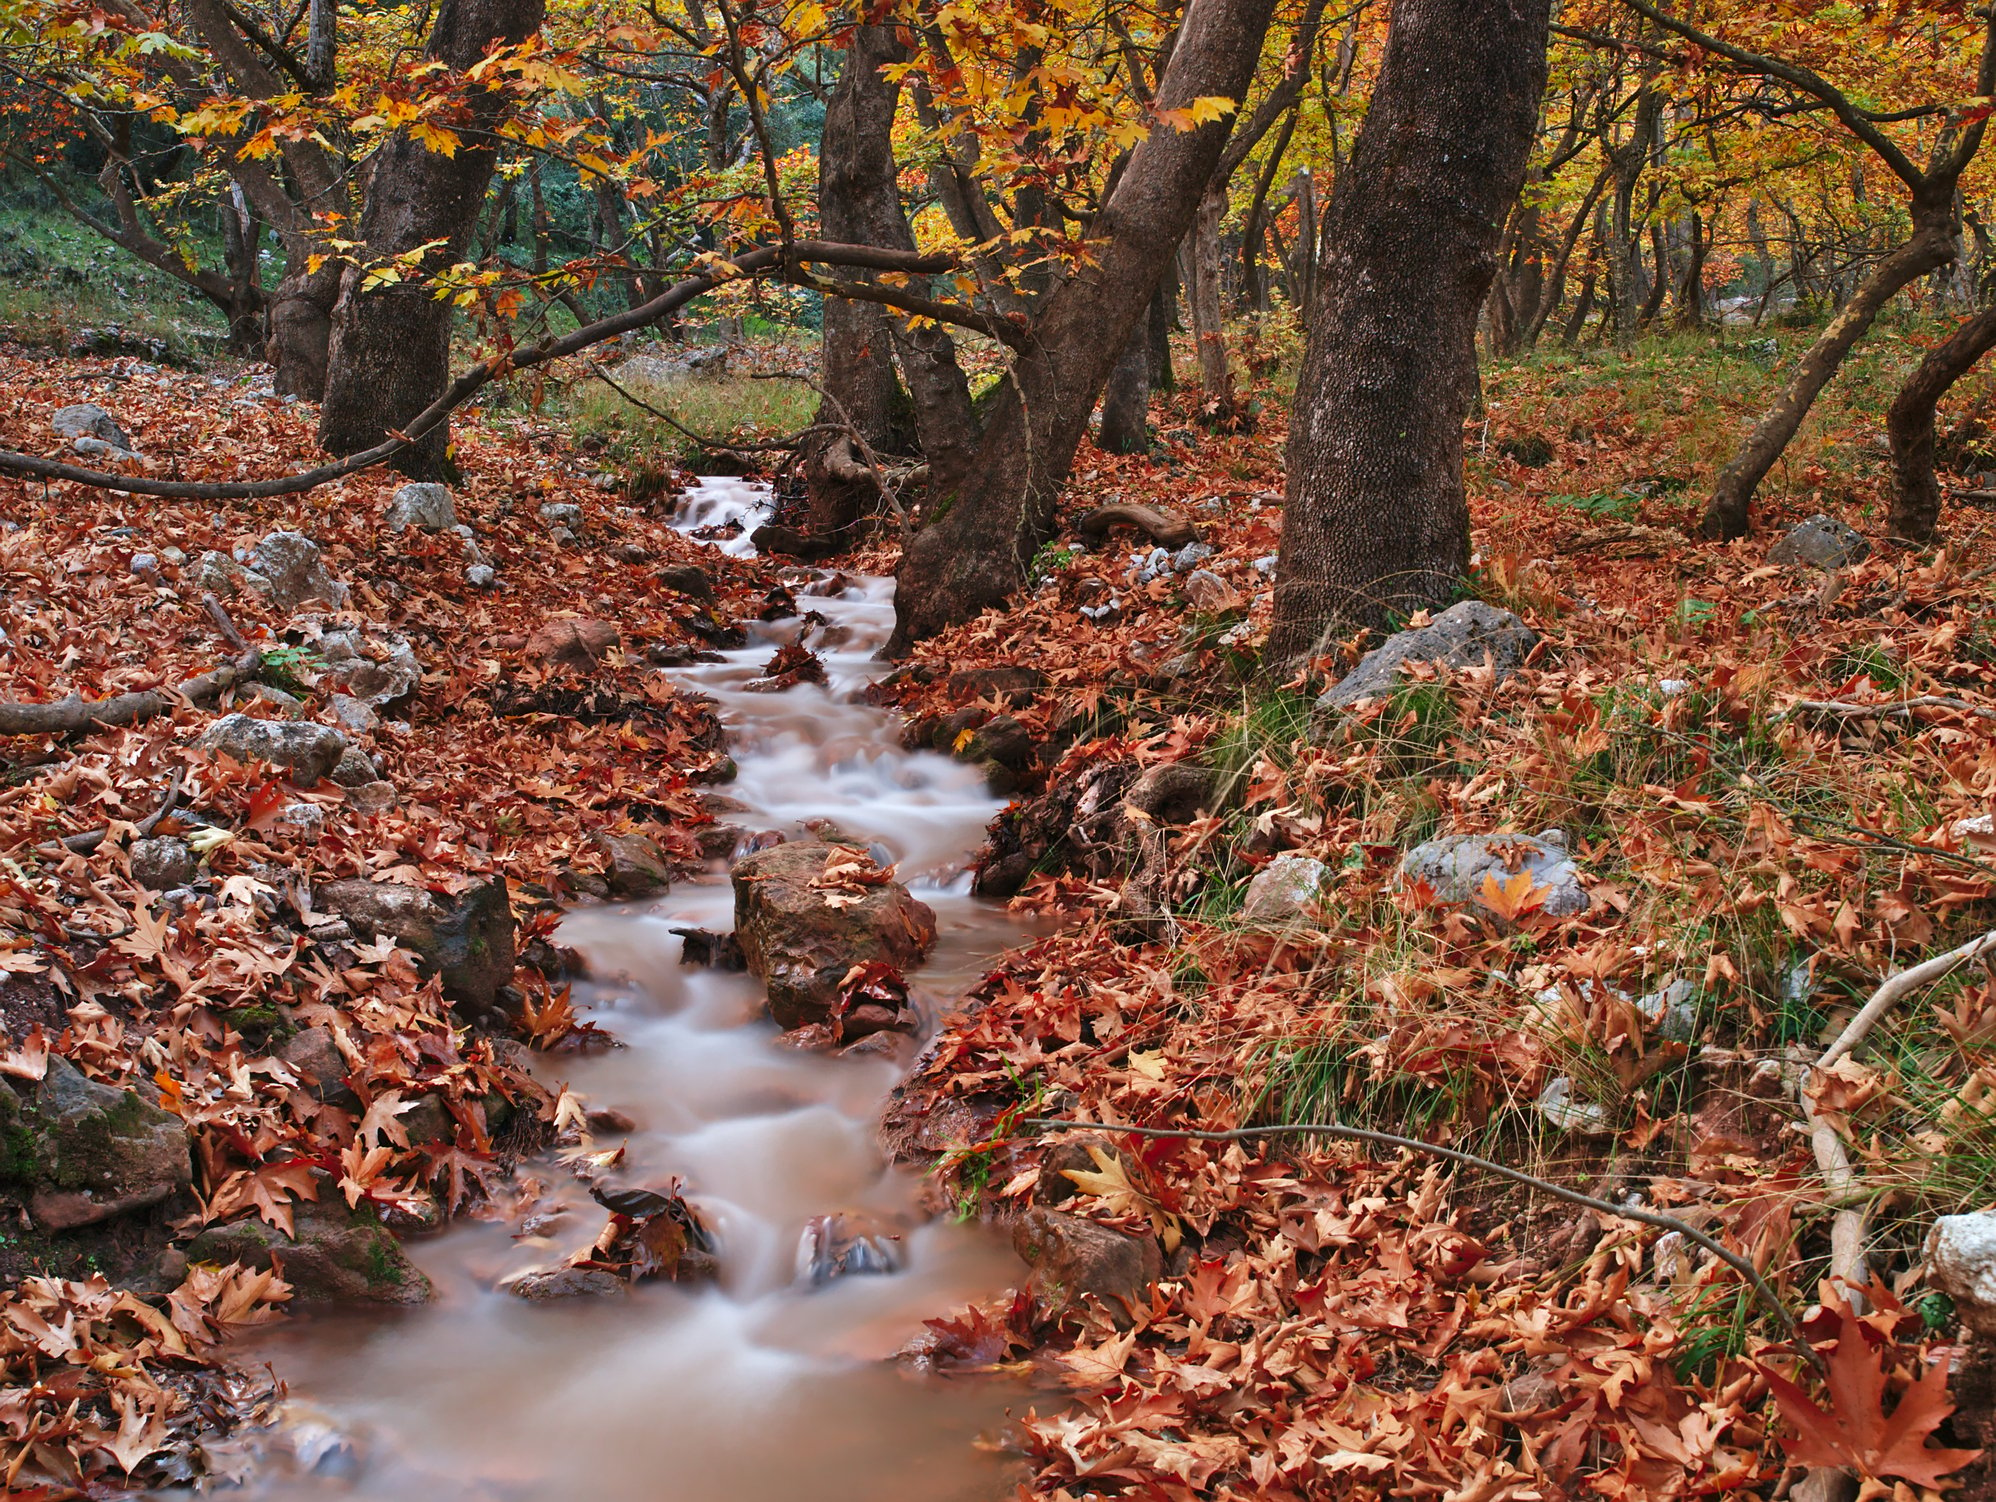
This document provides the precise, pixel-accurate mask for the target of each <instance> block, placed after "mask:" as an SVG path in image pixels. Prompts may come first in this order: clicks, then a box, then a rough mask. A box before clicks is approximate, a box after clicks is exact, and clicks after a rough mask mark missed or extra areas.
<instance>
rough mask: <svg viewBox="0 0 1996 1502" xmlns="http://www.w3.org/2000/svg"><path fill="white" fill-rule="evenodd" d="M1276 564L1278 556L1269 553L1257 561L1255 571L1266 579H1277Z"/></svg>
mask: <svg viewBox="0 0 1996 1502" xmlns="http://www.w3.org/2000/svg"><path fill="white" fill-rule="evenodd" d="M1275 564H1276V555H1275V554H1274V553H1269V554H1266V555H1264V556H1263V557H1260V558H1257V559H1255V561H1254V571H1255V572H1256V573H1257V574H1260V575H1261V576H1262V578H1264V579H1272V578H1274V577H1275Z"/></svg>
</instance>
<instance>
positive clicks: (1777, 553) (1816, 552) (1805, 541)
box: [1767, 511, 1871, 569]
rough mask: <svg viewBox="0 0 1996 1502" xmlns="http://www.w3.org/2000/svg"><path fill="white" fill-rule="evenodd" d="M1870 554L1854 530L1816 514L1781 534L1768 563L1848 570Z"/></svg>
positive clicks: (1821, 513) (1869, 549)
mask: <svg viewBox="0 0 1996 1502" xmlns="http://www.w3.org/2000/svg"><path fill="white" fill-rule="evenodd" d="M1870 553H1871V544H1870V543H1868V542H1866V541H1865V540H1864V537H1863V535H1862V534H1861V533H1859V532H1858V531H1857V530H1856V529H1855V528H1854V527H1851V526H1849V525H1848V524H1846V523H1844V522H1841V521H1839V520H1837V518H1836V517H1834V516H1830V515H1828V514H1827V513H1825V512H1821V511H1819V512H1817V513H1816V514H1815V515H1814V516H1812V517H1810V518H1809V519H1808V520H1807V521H1805V522H1798V523H1796V524H1795V525H1794V526H1793V527H1790V528H1789V529H1788V531H1786V532H1785V533H1783V534H1782V535H1781V537H1780V539H1779V540H1778V541H1777V542H1776V543H1775V544H1774V546H1773V547H1771V548H1769V549H1768V550H1767V561H1768V562H1769V563H1788V564H1799V565H1801V566H1803V567H1806V568H1823V569H1829V568H1849V567H1850V566H1851V565H1852V564H1854V563H1861V562H1863V561H1864V559H1865V558H1866V557H1868V556H1869V555H1870Z"/></svg>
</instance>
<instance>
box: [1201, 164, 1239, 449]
mask: <svg viewBox="0 0 1996 1502" xmlns="http://www.w3.org/2000/svg"><path fill="white" fill-rule="evenodd" d="M1226 215H1227V198H1226V193H1225V192H1224V191H1222V192H1219V193H1214V192H1210V191H1209V192H1207V193H1206V194H1205V196H1204V197H1202V198H1201V199H1200V200H1199V213H1198V217H1197V218H1196V219H1194V221H1193V225H1192V257H1191V259H1192V338H1193V342H1194V343H1195V345H1196V346H1197V348H1198V351H1199V393H1200V396H1201V398H1202V400H1201V401H1200V403H1199V411H1200V414H1201V415H1202V416H1203V417H1204V418H1205V419H1206V421H1208V422H1209V423H1212V424H1213V425H1214V426H1215V427H1227V426H1230V425H1231V424H1232V423H1233V420H1234V375H1233V371H1232V370H1231V369H1229V368H1228V365H1227V331H1226V327H1225V322H1224V320H1225V316H1226V313H1225V307H1226V305H1225V301H1224V299H1223V298H1222V297H1221V279H1222V277H1223V276H1224V274H1225V272H1224V268H1223V265H1222V256H1221V246H1220V221H1221V220H1223V219H1224V218H1226Z"/></svg>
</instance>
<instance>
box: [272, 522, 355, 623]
mask: <svg viewBox="0 0 1996 1502" xmlns="http://www.w3.org/2000/svg"><path fill="white" fill-rule="evenodd" d="M250 568H251V570H252V571H253V572H254V573H256V574H257V575H258V576H259V577H260V578H261V579H262V580H263V582H262V583H261V584H259V585H257V588H258V589H260V590H261V591H262V592H263V593H264V594H266V595H268V596H269V598H270V603H271V604H272V605H274V606H275V607H277V608H278V609H279V610H296V609H297V608H298V607H299V606H301V605H303V604H306V603H307V602H308V601H312V600H318V601H321V602H322V603H324V604H327V605H331V606H332V607H334V608H335V609H338V608H339V607H340V606H342V605H344V604H346V602H347V587H346V586H345V585H344V584H342V583H340V582H339V581H338V580H337V579H335V578H334V577H333V576H332V575H331V574H329V573H327V572H326V564H325V560H324V559H323V558H322V557H321V556H320V554H319V545H318V544H317V543H316V542H314V541H312V539H311V538H309V537H307V536H306V535H305V534H304V533H302V532H273V533H271V534H270V535H269V536H268V537H266V538H264V540H263V541H262V542H260V543H258V544H257V545H256V550H255V552H254V553H252V554H251V555H250Z"/></svg>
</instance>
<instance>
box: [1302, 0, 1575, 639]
mask: <svg viewBox="0 0 1996 1502" xmlns="http://www.w3.org/2000/svg"><path fill="white" fill-rule="evenodd" d="M1548 6H1549V0H1395V3H1394V5H1393V10H1392V19H1391V22H1390V29H1389V31H1388V34H1387V42H1386V54H1385V57H1384V59H1383V60H1382V62H1381V65H1380V73H1379V81H1378V83H1377V84H1376V85H1375V87H1374V89H1373V95H1372V103H1371V105H1370V107H1369V108H1368V110H1367V112H1366V116H1365V124H1364V126H1363V127H1362V128H1361V129H1360V131H1359V135H1358V139H1357V141H1356V142H1355V144H1354V145H1353V148H1352V158H1351V161H1350V163H1349V164H1348V165H1347V166H1346V167H1345V169H1344V170H1343V171H1342V172H1340V173H1339V175H1338V181H1337V185H1336V187H1335V188H1334V189H1333V191H1332V195H1331V207H1330V213H1329V224H1328V226H1327V229H1326V233H1325V237H1324V239H1325V264H1324V268H1323V273H1322V284H1321V286H1320V288H1319V291H1318V295H1317V307H1316V309H1315V310H1314V312H1313V314H1312V316H1311V320H1310V331H1309V335H1308V339H1307V341H1306V345H1305V349H1304V355H1303V371H1302V377H1301V379H1300V380H1299V382H1298V384H1297V388H1296V402H1295V408H1294V411H1293V413H1292V416H1291V421H1290V437H1289V486H1288V498H1287V504H1286V508H1285V511H1284V519H1283V526H1282V542H1281V548H1280V554H1279V559H1278V562H1277V564H1276V585H1275V617H1274V621H1273V624H1272V626H1271V629H1270V633H1269V641H1268V652H1267V657H1266V662H1267V664H1268V666H1269V667H1270V668H1271V669H1274V670H1276V671H1280V669H1281V667H1282V666H1284V665H1286V664H1288V663H1291V662H1294V661H1296V660H1297V659H1298V658H1302V657H1308V656H1311V655H1313V654H1315V653H1316V652H1318V651H1320V650H1321V649H1322V647H1323V644H1324V643H1325V642H1326V641H1327V640H1328V639H1329V638H1330V637H1331V636H1332V635H1334V634H1337V633H1341V632H1343V631H1346V630H1349V629H1351V628H1352V627H1354V626H1359V625H1379V624H1381V623H1383V622H1384V621H1385V620H1386V619H1388V618H1389V617H1390V616H1393V615H1395V614H1398V613H1401V612H1407V611H1412V610H1416V609H1419V608H1421V607H1424V606H1441V605H1444V604H1446V603H1448V601H1449V600H1450V599H1451V598H1452V597H1453V596H1454V594H1455V592H1456V590H1457V588H1458V587H1459V586H1460V584H1461V581H1462V575H1463V571H1464V569H1465V568H1466V567H1467V565H1468V561H1469V507H1468V503H1467V500H1466V499H1465V496H1464V492H1463V478H1462V424H1463V418H1464V416H1465V415H1466V413H1467V412H1468V409H1469V404H1470V402H1471V400H1472V399H1473V397H1474V386H1475V382H1474V372H1475V359H1476V318H1477V313H1478V310H1479V309H1480V308H1481V307H1482V306H1483V299H1484V297H1485V296H1486V295H1487V294H1488V292H1489V290H1490V281H1491V278H1492V276H1493V275H1494V274H1495V272H1496V252H1497V245H1498V241H1499V239H1500V238H1501V236H1502V233H1503V226H1504V220H1505V216H1506V214H1507V213H1508V212H1509V209H1510V206H1511V202H1512V200H1513V199H1514V198H1515V197H1516V196H1517V193H1518V190H1519V188H1520V187H1521V186H1522V185H1523V183H1524V178H1525V163H1526V160H1527V158H1528V157H1529V155H1530V153H1531V145H1532V138H1533V133H1534V131H1535V129H1536V127H1537V124H1538V111H1539V96H1540V95H1541V93H1542V92H1543V91H1544V88H1545V79H1546V42H1547V34H1548V22H1549V11H1548Z"/></svg>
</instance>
